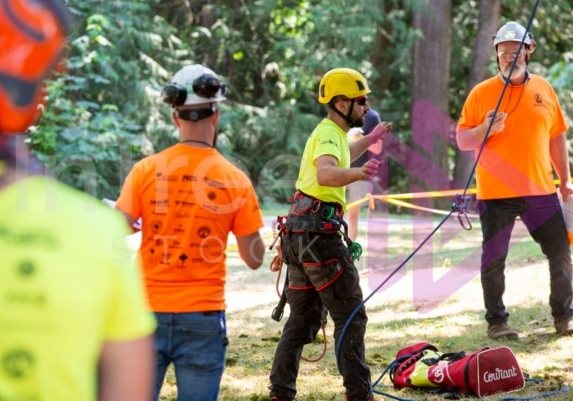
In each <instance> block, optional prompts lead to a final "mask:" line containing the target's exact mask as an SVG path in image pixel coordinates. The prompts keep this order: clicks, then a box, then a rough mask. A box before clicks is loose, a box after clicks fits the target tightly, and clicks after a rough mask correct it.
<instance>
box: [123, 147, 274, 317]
mask: <svg viewBox="0 0 573 401" xmlns="http://www.w3.org/2000/svg"><path fill="white" fill-rule="evenodd" d="M116 207H117V208H119V209H121V210H122V211H124V212H126V213H128V214H129V215H131V216H132V217H133V218H134V219H139V218H140V217H141V219H142V240H141V247H140V250H139V256H140V258H141V261H142V265H143V272H144V278H145V283H146V288H147V294H148V298H149V303H150V305H151V308H152V310H153V311H155V312H198V311H213V310H224V309H225V282H226V274H227V268H226V254H225V249H226V247H227V237H228V234H229V232H232V233H233V234H234V235H235V236H237V237H240V236H245V235H249V234H252V233H254V232H256V231H258V230H259V229H260V228H261V227H263V225H264V223H263V218H262V214H261V210H260V208H259V204H258V201H257V196H256V193H255V190H254V188H253V186H252V184H251V182H250V180H249V178H248V177H247V176H246V175H245V174H244V173H243V172H242V171H240V170H239V169H238V168H237V167H235V166H234V165H233V164H231V163H230V162H229V161H228V160H227V159H225V158H224V157H223V156H222V155H221V154H220V153H219V152H218V151H217V150H215V149H202V148H194V147H189V146H186V145H183V144H177V145H175V146H172V147H170V148H168V149H166V150H164V151H162V152H160V153H158V154H156V155H153V156H150V157H147V158H145V159H143V160H141V161H139V162H138V163H136V164H135V166H134V167H133V169H132V170H131V172H130V173H129V175H128V177H127V178H126V181H125V183H124V185H123V188H122V190H121V194H120V196H119V199H118V200H117V204H116Z"/></svg>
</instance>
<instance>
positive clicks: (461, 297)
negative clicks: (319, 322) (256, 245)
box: [161, 215, 573, 401]
mask: <svg viewBox="0 0 573 401" xmlns="http://www.w3.org/2000/svg"><path fill="white" fill-rule="evenodd" d="M271 216H272V215H271ZM440 221H441V220H434V221H421V220H420V221H417V220H416V221H413V220H412V219H407V218H402V217H400V216H395V217H392V219H386V218H382V217H380V218H377V217H376V216H373V217H372V218H369V219H363V220H362V221H361V226H360V237H359V239H358V241H359V242H360V243H361V244H362V245H363V247H364V249H365V253H364V255H363V257H362V258H361V260H360V261H359V262H358V263H357V266H358V268H359V269H360V272H361V277H362V288H363V292H364V297H365V307H366V311H367V313H368V316H369V323H368V327H367V333H366V347H367V349H366V355H367V361H368V363H369V365H370V368H371V373H372V380H373V381H376V380H377V379H379V377H380V375H381V374H382V372H383V371H384V369H385V368H386V367H387V366H388V365H389V364H390V363H391V362H392V360H393V359H394V357H395V354H396V352H397V351H398V350H399V349H400V348H402V347H404V346H407V345H411V344H414V343H417V342H419V341H429V342H431V343H433V344H435V345H436V346H437V347H438V349H439V350H440V351H442V352H458V351H466V352H468V353H469V352H472V351H475V350H477V349H480V348H483V347H494V346H499V345H506V346H508V347H510V348H511V349H512V350H513V352H514V353H515V354H516V356H517V359H518V361H519V363H520V366H521V368H522V370H523V371H524V372H526V373H527V374H528V375H529V377H531V378H537V379H540V380H537V381H528V382H527V383H526V387H525V389H523V390H521V391H519V392H514V393H511V394H505V395H502V396H499V397H497V396H494V397H491V398H489V399H491V400H502V399H505V398H508V397H512V399H524V400H529V399H533V397H538V396H540V395H542V394H546V395H547V396H546V397H544V398H543V399H548V400H573V392H565V393H558V392H556V391H557V390H560V389H562V388H564V386H567V385H569V384H570V383H573V352H572V351H571V350H572V349H573V338H570V337H558V336H556V335H555V334H554V329H553V320H552V317H551V314H550V310H549V306H548V297H549V274H548V268H547V264H546V262H545V260H544V258H543V256H542V254H541V252H540V250H539V247H538V246H537V245H536V244H535V243H534V242H533V241H532V240H531V239H530V238H529V237H528V236H527V235H526V234H525V231H524V228H523V226H522V225H521V223H520V222H518V223H517V225H516V229H515V230H514V237H515V243H514V244H513V245H512V248H511V250H510V257H509V260H508V263H507V269H506V293H505V296H504V301H505V303H506V307H507V308H508V311H509V312H510V314H511V317H510V322H509V323H510V325H511V326H512V327H513V328H514V329H516V330H517V331H519V332H520V335H521V338H520V340H517V341H495V340H491V339H489V338H488V337H487V336H486V323H485V320H484V319H483V315H484V308H483V300H482V293H481V285H480V281H479V275H478V274H477V273H476V272H477V271H478V270H476V269H478V266H479V254H480V252H479V245H480V239H481V231H480V229H479V225H478V222H475V221H472V224H473V227H472V229H471V230H469V231H467V230H463V229H460V226H459V223H458V221H457V218H455V217H453V216H452V217H450V219H448V221H447V222H445V223H444V224H443V225H442V226H440V227H439V230H437V231H434V232H433V230H435V229H436V227H438V226H439V224H440ZM266 234H267V237H266V240H267V243H268V244H270V231H267V232H266ZM230 249H231V251H230V252H229V255H228V262H229V274H228V284H227V304H228V309H227V323H228V332H229V340H230V344H229V347H228V350H227V357H226V369H225V373H224V375H223V379H222V383H221V393H220V397H219V400H222V401H234V400H249V401H261V400H268V385H269V382H268V375H269V372H270V368H271V363H272V358H273V354H274V350H275V347H276V343H277V341H278V339H279V337H280V333H281V329H282V326H283V324H284V322H285V321H286V319H287V318H288V305H287V308H286V310H285V317H284V318H283V320H282V321H281V322H279V323H277V322H275V321H274V320H272V319H271V318H270V315H271V312H272V310H273V308H274V307H275V306H276V303H277V301H278V295H277V287H278V288H281V289H282V279H283V278H284V277H283V275H281V276H280V282H279V283H278V284H277V278H278V275H277V273H272V272H271V271H270V270H269V264H270V260H271V258H272V257H273V256H274V255H275V252H274V251H270V252H267V255H266V261H265V263H264V264H263V266H261V268H260V269H259V270H257V271H251V270H249V269H248V268H247V267H245V266H244V264H243V263H241V261H240V259H239V257H238V254H237V252H236V251H233V250H232V247H230ZM413 253H414V255H412V254H413ZM390 275H392V279H390V280H389V279H388V278H389V276H390ZM332 329H333V324H332V321H331V320H330V319H329V322H328V324H327V326H326V329H325V336H323V334H322V333H320V334H319V336H318V338H317V341H316V342H315V343H314V344H312V345H309V346H307V347H305V351H304V356H305V358H307V359H314V358H317V357H319V356H320V355H321V353H322V350H323V346H324V343H323V339H324V337H326V340H327V345H326V348H327V349H326V354H325V355H324V357H323V358H321V359H320V360H319V361H317V362H306V361H302V362H301V367H300V373H299V378H298V381H297V386H298V394H297V400H299V401H302V400H307V401H312V400H320V401H327V400H332V401H342V400H343V399H344V396H343V395H344V389H343V387H342V379H341V377H340V375H339V374H338V372H337V367H336V361H335V356H334V348H335V344H334V343H333V337H332ZM174 384H175V379H174V375H173V371H172V370H170V371H169V373H168V376H167V378H166V381H165V385H164V387H163V389H162V398H161V399H162V400H167V401H175V400H176V387H175V385H174ZM390 384H391V383H390V381H389V379H388V377H384V378H383V379H382V380H381V381H380V383H379V385H378V386H377V387H376V390H377V391H382V392H384V393H389V394H391V395H393V396H397V397H401V398H404V399H409V400H441V399H444V398H440V397H439V396H435V395H431V394H429V393H427V392H425V391H420V390H407V391H397V390H394V389H392V387H391V386H390ZM553 392H555V393H553ZM550 394H551V395H550ZM376 399H377V400H381V399H384V400H386V399H390V398H388V397H386V396H383V395H376Z"/></svg>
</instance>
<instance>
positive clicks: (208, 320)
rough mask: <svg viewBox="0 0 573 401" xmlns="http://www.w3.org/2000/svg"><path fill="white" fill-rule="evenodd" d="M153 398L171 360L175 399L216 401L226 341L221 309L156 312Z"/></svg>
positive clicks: (157, 396) (157, 395)
mask: <svg viewBox="0 0 573 401" xmlns="http://www.w3.org/2000/svg"><path fill="white" fill-rule="evenodd" d="M155 316H156V318H157V330H156V333H155V351H156V378H155V396H154V397H155V398H154V399H155V400H159V392H160V390H161V386H162V385H163V379H164V377H165V371H166V370H167V367H168V366H169V364H170V363H173V365H174V366H175V378H176V380H177V400H178V401H217V396H218V394H219V386H220V384H221V376H222V375H223V370H224V368H225V351H226V347H227V344H228V340H227V330H226V324H225V313H224V312H216V311H214V312H192V313H158V312H156V313H155Z"/></svg>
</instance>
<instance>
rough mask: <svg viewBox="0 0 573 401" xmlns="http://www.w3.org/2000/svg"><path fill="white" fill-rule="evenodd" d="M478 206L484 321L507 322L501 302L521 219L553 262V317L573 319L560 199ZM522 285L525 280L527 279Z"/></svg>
mask: <svg viewBox="0 0 573 401" xmlns="http://www.w3.org/2000/svg"><path fill="white" fill-rule="evenodd" d="M477 206H478V211H479V214H480V220H481V227H482V233H483V242H482V260H481V284H482V289H483V295H484V303H485V308H486V314H485V319H486V321H487V322H488V323H489V324H499V323H505V322H507V319H508V318H509V313H508V312H507V311H506V309H505V305H504V303H503V299H502V297H503V293H504V292H505V274H504V270H505V260H506V258H507V254H508V251H509V243H510V239H511V232H512V230H513V227H514V225H515V219H516V218H517V217H518V216H519V217H520V218H521V220H522V221H523V223H524V224H525V226H526V227H527V230H528V231H529V234H530V235H531V237H532V238H533V239H534V240H535V242H537V243H538V244H539V245H540V246H541V251H542V252H543V254H544V255H545V256H546V257H547V260H548V262H549V277H550V278H549V281H550V296H549V305H550V307H551V314H552V316H553V317H554V318H556V319H564V318H570V317H571V314H572V310H573V309H572V307H571V302H572V299H573V290H572V287H571V276H572V266H571V248H570V245H569V240H568V239H567V230H566V228H565V222H564V220H563V213H562V211H561V206H560V205H559V199H558V198H557V195H556V194H552V195H542V196H527V197H522V198H509V199H489V200H480V201H478V205H477ZM522 279H523V280H527V278H526V277H523V278H522ZM516 284H517V285H518V283H516Z"/></svg>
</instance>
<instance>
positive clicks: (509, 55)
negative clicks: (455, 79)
mask: <svg viewBox="0 0 573 401" xmlns="http://www.w3.org/2000/svg"><path fill="white" fill-rule="evenodd" d="M493 46H494V49H495V51H496V56H497V63H498V69H499V74H497V76H494V77H492V78H489V79H487V80H486V81H484V82H482V83H480V84H478V85H476V87H475V88H473V89H472V91H471V92H470V94H469V96H468V98H467V100H466V102H465V104H464V107H463V110H462V113H461V117H460V119H459V122H458V127H457V143H458V146H459V148H460V149H461V150H470V149H475V151H476V157H478V158H479V159H478V161H477V168H476V178H477V190H478V194H477V198H478V205H477V206H478V211H479V214H480V221H481V227H482V233H483V243H482V259H481V283H482V288H483V296H484V303H485V309H486V314H485V319H486V321H487V323H488V329H487V334H488V336H489V337H491V338H494V339H497V338H513V339H516V338H518V337H519V335H518V333H517V331H515V330H513V329H512V328H511V327H510V326H509V325H508V324H507V321H508V318H509V313H508V312H507V310H506V308H505V305H504V303H503V293H504V291H505V276H504V270H505V260H506V257H507V254H508V250H509V243H510V239H511V232H512V229H513V227H514V224H515V219H516V218H517V217H518V216H519V217H520V218H521V220H522V221H523V223H524V224H525V226H526V227H527V229H528V231H529V233H530V235H531V236H532V237H533V239H534V240H535V241H536V242H537V243H538V244H539V245H540V246H541V250H542V251H543V253H544V255H545V256H546V257H547V259H548V261H549V272H550V288H551V293H550V297H549V305H550V307H551V314H552V316H553V319H554V327H555V330H556V332H557V334H558V335H571V334H573V322H572V321H571V315H572V311H573V310H572V307H571V301H572V294H573V291H572V287H571V275H572V267H571V250H570V245H569V242H568V238H567V231H566V228H565V223H564V220H563V214H562V211H561V206H560V203H559V198H558V196H557V193H556V187H555V184H554V182H553V171H555V173H556V174H557V177H558V178H559V182H560V185H559V192H560V195H561V197H562V199H563V201H564V202H567V201H569V202H572V201H573V200H572V199H570V196H571V194H572V193H573V186H572V185H571V173H570V170H569V158H568V153H567V141H566V132H567V129H568V126H567V123H566V121H565V117H564V115H563V112H562V110H561V107H560V104H559V100H558V99H557V96H556V94H555V91H554V90H553V88H552V87H551V85H550V84H549V82H547V81H546V80H545V79H544V78H542V77H540V76H538V75H534V74H531V73H530V72H529V71H528V69H527V65H528V63H529V60H530V57H531V53H533V51H534V50H535V41H534V40H533V36H532V35H531V34H529V32H526V30H525V28H524V27H523V26H521V25H520V24H518V23H517V22H508V23H507V24H505V25H504V26H502V27H501V28H500V29H499V31H498V32H497V33H496V34H495V36H494V37H493ZM504 93H505V96H503V94H504ZM500 97H501V101H499V98H500ZM497 103H499V105H498V109H496V104H497ZM484 141H485V144H483V142H484ZM482 144H483V147H482Z"/></svg>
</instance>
